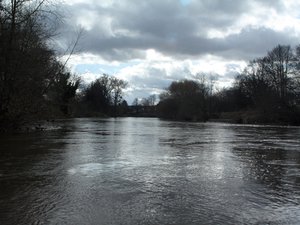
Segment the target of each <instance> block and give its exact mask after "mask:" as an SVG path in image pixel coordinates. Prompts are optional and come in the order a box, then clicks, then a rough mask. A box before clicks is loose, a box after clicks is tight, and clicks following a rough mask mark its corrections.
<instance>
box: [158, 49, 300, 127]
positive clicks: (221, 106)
mask: <svg viewBox="0 0 300 225" xmlns="http://www.w3.org/2000/svg"><path fill="white" fill-rule="evenodd" d="M209 90H210V85H209V84H207V82H206V83H205V82H199V81H192V80H183V81H178V82H176V81H175V82H173V83H172V84H171V85H170V86H169V88H168V89H167V91H166V92H165V93H163V94H162V96H161V101H160V103H159V111H160V116H161V117H163V118H168V119H181V120H205V119H206V118H214V119H216V118H220V117H222V115H225V114H226V113H227V114H226V115H229V117H228V119H231V121H233V122H246V123H256V122H258V123H284V124H300V108H299V107H300V47H297V48H296V49H292V48H291V47H290V46H282V45H278V46H277V47H275V48H274V49H273V50H272V51H270V52H268V54H267V55H266V56H265V57H262V58H258V59H255V60H253V61H251V62H250V63H249V64H248V66H247V67H246V68H245V70H244V71H243V73H241V74H239V75H238V76H237V77H236V79H235V82H234V85H233V86H232V87H231V88H227V89H223V90H221V91H218V92H214V93H212V92H210V91H209ZM229 112H235V113H232V114H231V116H230V114H229ZM236 112H238V113H236Z"/></svg>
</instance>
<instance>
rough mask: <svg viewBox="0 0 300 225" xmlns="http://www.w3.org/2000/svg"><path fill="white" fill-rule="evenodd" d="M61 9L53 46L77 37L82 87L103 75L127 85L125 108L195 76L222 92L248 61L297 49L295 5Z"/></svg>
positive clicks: (250, 2)
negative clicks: (283, 49) (282, 48)
mask: <svg viewBox="0 0 300 225" xmlns="http://www.w3.org/2000/svg"><path fill="white" fill-rule="evenodd" d="M60 8H61V9H62V10H63V11H64V15H66V16H65V18H64V23H63V24H62V25H61V28H60V35H59V36H58V38H57V46H59V47H60V48H62V49H66V48H67V46H70V44H71V43H72V41H74V40H75V39H76V33H77V31H78V30H80V29H81V30H82V31H83V32H82V35H81V37H80V40H79V43H78V45H77V47H76V51H75V53H74V54H73V55H72V56H71V58H70V60H69V61H68V66H69V68H70V69H71V71H72V72H74V73H76V74H77V75H78V76H80V77H81V78H82V80H83V81H84V82H86V83H89V82H91V81H93V80H95V79H96V78H98V77H100V76H101V75H102V74H103V73H106V74H109V75H113V76H116V77H117V78H120V79H123V80H125V81H127V82H128V87H127V88H126V90H125V92H124V94H125V95H124V98H125V99H126V100H127V102H128V104H131V103H132V102H133V100H134V98H143V97H148V96H149V95H151V94H160V93H161V92H162V91H163V90H165V88H167V87H168V86H169V85H170V83H171V82H172V81H177V80H181V79H195V78H196V77H197V76H198V75H199V74H207V76H208V77H209V76H214V77H215V79H216V82H215V87H216V88H217V89H221V88H222V87H228V86H230V85H231V84H232V82H233V80H234V77H235V76H236V75H237V74H238V73H240V72H241V71H242V70H243V69H244V68H245V66H246V65H247V63H248V62H249V60H252V59H254V58H257V57H262V56H264V55H266V54H267V52H268V51H270V50H271V49H272V48H274V47H275V46H276V45H278V44H282V45H291V46H292V47H294V46H296V45H298V44H299V43H300V42H299V41H300V39H299V37H300V1H297V0H101V1H100V0H98V1H97V0H90V1H86V0H68V1H65V2H64V3H61V4H60Z"/></svg>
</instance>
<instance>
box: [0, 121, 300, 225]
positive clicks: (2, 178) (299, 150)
mask: <svg viewBox="0 0 300 225" xmlns="http://www.w3.org/2000/svg"><path fill="white" fill-rule="evenodd" d="M55 125H56V126H57V127H59V129H53V130H49V131H45V132H37V133H31V134H18V135H13V136H12V135H5V136H3V135H2V136H1V137H0V149H1V151H0V154H1V155H0V224H1V225H4V224H70V225H71V224H72V225H73V224H79V225H80V224H103V225H109V224H128V225H132V224H180V225H182V224H189V225H190V224H300V205H299V204H300V128H296V127H276V126H245V125H230V124H220V123H181V122H167V121H161V120H158V119H145V118H120V119H72V120H65V121H60V122H57V124H55Z"/></svg>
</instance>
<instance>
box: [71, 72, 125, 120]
mask: <svg viewBox="0 0 300 225" xmlns="http://www.w3.org/2000/svg"><path fill="white" fill-rule="evenodd" d="M126 86H127V83H126V82H125V81H123V80H121V79H118V78H116V77H113V76H109V75H107V74H103V75H102V76H101V77H100V78H98V79H97V80H95V81H94V82H92V83H91V84H89V85H88V86H87V87H85V88H83V89H82V91H81V92H80V93H79V94H78V95H77V96H76V101H75V104H73V115H72V116H76V117H82V116H84V117H90V116H120V115H124V114H125V113H126V112H127V110H128V104H127V102H126V101H125V100H123V89H124V88H126Z"/></svg>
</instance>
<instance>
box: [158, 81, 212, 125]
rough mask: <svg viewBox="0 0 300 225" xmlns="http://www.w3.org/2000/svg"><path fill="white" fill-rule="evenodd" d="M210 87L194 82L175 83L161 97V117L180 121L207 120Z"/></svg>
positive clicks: (159, 107)
mask: <svg viewBox="0 0 300 225" xmlns="http://www.w3.org/2000/svg"><path fill="white" fill-rule="evenodd" d="M207 96H208V87H207V86H206V85H205V84H204V83H200V82H199V81H193V80H181V81H174V82H172V83H171V85H170V86H169V87H168V89H167V91H166V92H164V93H162V94H161V96H160V99H161V101H160V103H159V104H158V109H159V113H160V116H161V117H163V118H169V119H179V120H193V121H198V120H206V119H207Z"/></svg>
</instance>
